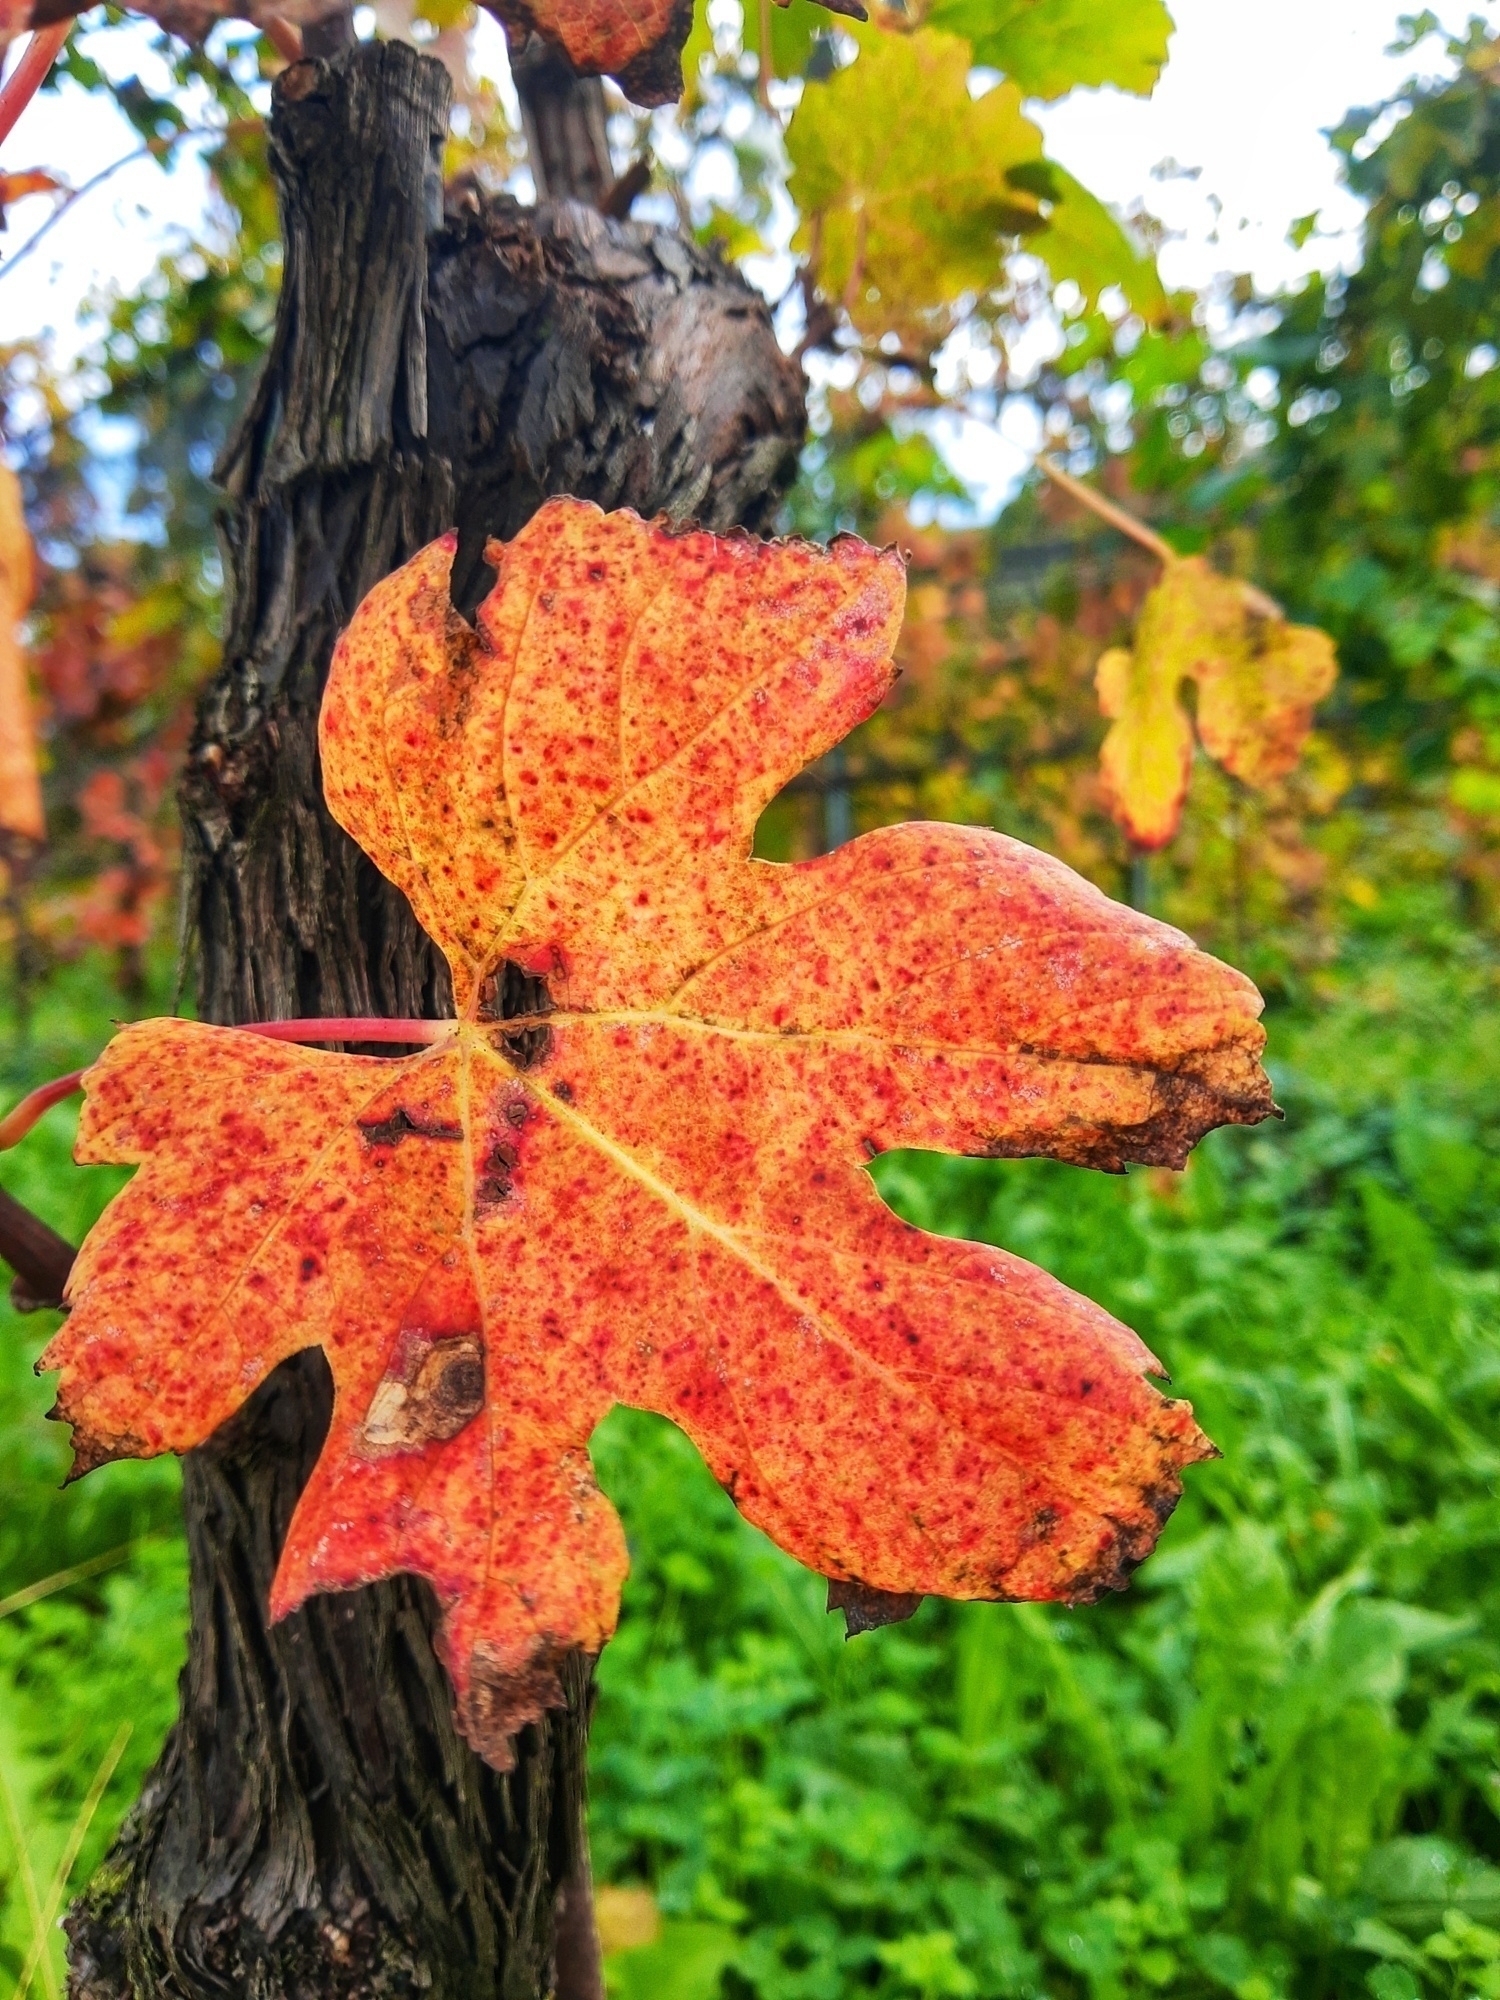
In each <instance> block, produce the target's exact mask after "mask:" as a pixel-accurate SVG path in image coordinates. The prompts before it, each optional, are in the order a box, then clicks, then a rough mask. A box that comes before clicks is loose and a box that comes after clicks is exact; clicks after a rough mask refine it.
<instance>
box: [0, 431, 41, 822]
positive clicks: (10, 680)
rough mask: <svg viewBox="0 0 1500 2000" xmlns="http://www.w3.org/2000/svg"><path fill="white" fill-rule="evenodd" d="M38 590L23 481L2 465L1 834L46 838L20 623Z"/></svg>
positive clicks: (0, 505)
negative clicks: (22, 489)
mask: <svg viewBox="0 0 1500 2000" xmlns="http://www.w3.org/2000/svg"><path fill="white" fill-rule="evenodd" d="M35 588H36V571H35V566H34V561H33V557H32V552H31V537H30V535H29V534H27V532H26V516H25V513H24V512H23V510H22V506H21V482H20V480H19V479H17V477H16V475H15V474H14V473H13V472H12V471H11V469H10V467H9V466H8V465H0V832H5V833H11V834H18V835H20V836H21V838H22V839H25V840H38V841H39V840H45V839H46V837H47V823H46V820H45V818H44V817H43V814H42V779H41V772H40V770H39V768H38V765H37V752H36V729H35V726H34V724H33V722H32V716H31V690H30V689H29V687H28V686H27V684H26V656H25V654H24V652H23V651H22V649H21V639H20V634H19V633H18V631H17V630H16V627H17V626H18V625H19V624H20V622H21V619H22V617H23V616H24V615H25V613H26V610H27V608H28V606H29V605H30V603H31V599H32V595H33V592H34V591H35Z"/></svg>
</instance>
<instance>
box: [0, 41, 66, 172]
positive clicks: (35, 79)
mask: <svg viewBox="0 0 1500 2000" xmlns="http://www.w3.org/2000/svg"><path fill="white" fill-rule="evenodd" d="M72 30H73V23H72V21H71V20H67V21H54V22H53V23H52V25H51V26H50V27H48V28H38V29H37V30H36V32H35V34H34V35H33V36H32V38H31V40H30V41H29V42H28V43H27V45H26V53H25V55H23V56H22V58H21V60H20V61H19V62H18V63H17V64H16V66H15V68H14V69H13V70H12V71H11V73H10V75H9V76H8V77H7V78H6V79H5V82H4V83H3V84H0V143H3V142H4V141H5V140H6V139H8V138H9V137H10V133H11V127H12V126H13V125H14V124H15V122H16V120H17V119H18V118H19V117H20V115H21V113H22V112H23V111H24V110H25V109H26V107H27V105H28V104H29V103H30V102H31V100H32V98H33V97H35V96H36V94H37V92H38V91H39V90H40V89H41V87H42V84H43V83H44V82H45V81H46V76H47V72H48V70H49V69H51V67H52V65H53V63H55V62H56V60H57V58H58V57H59V56H60V55H61V54H62V46H63V43H64V42H65V41H66V40H67V39H68V36H69V35H70V34H71V33H72Z"/></svg>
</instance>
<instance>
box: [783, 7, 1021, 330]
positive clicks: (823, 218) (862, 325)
mask: <svg viewBox="0 0 1500 2000" xmlns="http://www.w3.org/2000/svg"><path fill="white" fill-rule="evenodd" d="M857 39H858V41H859V44H860V54H859V58H858V60H857V61H856V62H854V63H853V64H851V65H850V67H849V68H848V69H844V70H840V71H838V72H837V74H835V75H834V76H832V77H830V78H829V79H828V81H827V82H826V83H814V84H809V85H808V87H807V89H806V90H805V91H804V93H803V97H802V102H801V104H800V105H799V106H798V108H797V112H796V115H795V116H794V117H793V119H792V123H791V129H790V130H789V132H788V134H787V151H788V153H789V154H790V156H791V161H792V169H793V171H792V180H791V192H792V198H793V200H794V201H795V202H796V203H797V206H798V207H799V208H800V209H801V211H802V215H803V223H802V227H801V229H800V230H799V232H798V235H797V237H796V240H795V247H796V248H797V249H799V250H802V251H804V252H806V253H807V254H808V256H809V257H810V258H811V260H812V264H813V267H814V275H815V277H816V278H817V280H818V283H819V284H820V285H821V286H822V288H823V290H824V292H825V293H826V294H827V295H828V296H829V297H830V298H833V299H839V300H842V302H843V304H844V306H845V307H846V309H847V310H848V312H849V315H850V317H851V319H852V320H853V321H854V324H855V325H856V326H857V327H858V328H859V329H860V330H861V331H862V332H866V333H871V334H874V333H880V332H884V331H885V330H887V329H893V330H895V331H896V332H898V333H901V334H902V335H904V336H906V337H907V338H909V339H910V340H912V341H914V342H916V343H918V344H930V343H931V341H932V340H933V338H934V337H936V338H941V336H942V334H943V333H944V332H945V331H946V326H945V325H944V324H941V323H939V320H938V317H937V316H938V314H939V312H940V309H941V308H942V307H944V306H947V305H951V304H952V303H953V302H954V300H956V299H957V298H958V297H959V296H960V295H961V294H962V293H964V292H973V291H985V290H987V289H988V288H989V287H990V286H992V285H994V284H997V283H998V282H999V279H1000V259H1001V253H1002V249H1003V248H1004V247H1005V241H1006V239H1009V238H1014V237H1016V236H1018V235H1022V234H1025V233H1028V232H1031V231H1035V230H1037V229H1039V228H1040V227H1041V226H1042V213H1041V204H1040V200H1039V198H1038V197H1037V196H1036V195H1035V194H1034V193H1031V192H1030V191H1028V190H1027V189H1025V188H1020V187H1015V186H1012V185H1011V184H1010V183H1009V182H1008V181H1007V180H1006V174H1007V172H1008V171H1009V170H1010V169H1011V168H1012V167H1017V166H1022V165H1025V164H1026V163H1028V162H1039V161H1040V160H1041V157H1042V135H1041V133H1040V132H1039V131H1038V130H1037V128H1036V126H1035V125H1033V124H1032V123H1031V121H1030V119H1029V118H1027V117H1025V116H1024V114H1023V113H1022V110H1021V97H1020V93H1019V91H1018V90H1017V89H1016V87H1015V85H1014V84H1011V83H1001V84H997V85H996V86H995V87H994V89H992V90H988V91H986V92H985V94H984V95H983V96H982V97H980V98H977V99H975V98H971V97H970V95H969V87H968V77H969V68H970V62H971V57H970V53H969V45H968V43H967V42H965V41H961V40H959V39H958V37H956V36H954V35H944V34H940V33H938V31H937V30H936V29H934V28H919V29H918V30H917V31H916V32H915V33H914V34H910V35H895V34H885V33H882V32H881V31H880V30H879V29H878V28H874V27H866V28H863V29H860V30H858V31H857Z"/></svg>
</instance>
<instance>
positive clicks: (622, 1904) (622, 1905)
mask: <svg viewBox="0 0 1500 2000" xmlns="http://www.w3.org/2000/svg"><path fill="white" fill-rule="evenodd" d="M594 1923H595V1926H596V1928H597V1930H598V1932H599V1949H600V1950H601V1951H602V1952H603V1954H604V1956H605V1957H606V1958H608V1957H609V1955H610V1954H611V1952H616V1951H639V1950H640V1949H641V1947H642V1946H643V1945H648V1944H655V1943H656V1940H657V1939H658V1938H659V1937H660V1936H661V1912H660V1911H659V1910H658V1909H657V1907H656V1898H655V1897H654V1896H653V1895H652V1893H651V1891H650V1890H649V1889H616V1888H610V1887H605V1888H602V1889H596V1890H595V1891H594Z"/></svg>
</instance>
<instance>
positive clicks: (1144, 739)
mask: <svg viewBox="0 0 1500 2000" xmlns="http://www.w3.org/2000/svg"><path fill="white" fill-rule="evenodd" d="M1337 671H1338V668H1337V663H1336V660H1335V656H1334V649H1333V641H1332V640H1331V639H1330V638H1329V637H1328V635H1327V633H1325V632H1321V631H1319V630H1318V629H1317V627H1316V626H1310V625H1288V624H1287V623H1286V622H1285V621H1284V620H1282V619H1279V618H1268V617H1263V616H1260V615H1258V614H1257V612H1256V611H1255V610H1254V609H1253V608H1252V606H1251V603H1250V602H1249V601H1248V600H1247V595H1246V588H1245V586H1244V585H1243V584H1242V583H1240V582H1238V581H1236V580H1235V579H1234V578H1232V577H1225V576H1220V575H1218V574H1217V573H1216V572H1215V571H1214V570H1212V569H1210V568H1209V566H1208V565H1207V563H1205V562H1204V561H1203V559H1202V558H1201V557H1199V556H1187V557H1174V558H1173V559H1172V560H1171V561H1170V562H1168V564H1167V566H1166V569H1165V571H1164V573H1163V575H1162V579H1161V582H1160V583H1159V584H1158V585H1157V586H1156V588H1155V589H1154V590H1153V591H1152V592H1151V594H1150V596H1149V597H1148V598H1147V599H1146V602H1145V604H1144V605H1143V606H1142V607H1141V615H1140V618H1139V620H1138V621H1137V625H1136V635H1135V644H1134V646H1133V647H1132V648H1131V649H1130V650H1129V651H1127V650H1125V649H1124V648H1122V647H1114V648H1112V649H1111V650H1110V651H1109V652H1107V653H1105V654H1104V656H1103V657H1102V658H1101V660H1100V661H1099V665H1098V667H1097V669H1096V670H1095V679H1094V684H1095V687H1096V689H1097V691H1098V695H1099V706H1100V709H1101V710H1102V711H1103V713H1104V714H1105V715H1106V716H1108V717H1109V719H1110V721H1111V723H1112V724H1113V727H1112V728H1111V729H1110V731H1109V734H1108V735H1107V736H1106V737H1105V739H1104V746H1103V748H1102V750H1101V751H1100V753H1099V762H1100V768H1101V770H1102V771H1103V774H1104V780H1105V784H1106V786H1107V787H1108V790H1109V792H1110V794H1111V801H1112V810H1113V812H1114V814H1115V817H1116V819H1117V820H1118V821H1119V823H1120V825H1121V826H1123V827H1124V829H1125V831H1126V832H1127V833H1128V834H1129V836H1130V838H1131V839H1132V840H1133V841H1134V842H1135V843H1136V845H1137V846H1138V847H1146V848H1155V847H1164V846H1165V845H1166V843H1167V842H1168V841H1169V840H1170V839H1171V838H1172V836H1173V834H1174V833H1175V832H1176V831H1177V822H1178V820H1179V818H1180V817H1181V813H1182V802H1183V800H1184V799H1185V798H1186V796H1187V788H1188V779H1189V776H1190V775H1191V771H1192V757H1193V727H1192V723H1191V721H1190V720H1189V718H1188V714H1187V710H1186V709H1185V708H1184V707H1183V704H1182V695H1181V689H1182V684H1183V682H1184V681H1186V680H1192V681H1195V682H1196V683H1197V690H1198V736H1199V739H1200V741H1201V742H1202V744H1203V747H1204V749H1205V750H1206V751H1207V752H1208V754H1209V755H1210V756H1211V757H1212V758H1213V759H1214V760H1215V762H1217V763H1219V764H1221V765H1222V766H1223V767H1224V769H1225V770H1226V771H1228V772H1230V773H1231V774H1232V775H1233V776H1234V777H1236V778H1239V779H1241V780H1243V782H1244V783H1245V784H1247V785H1255V786H1263V785H1267V784H1269V783H1270V782H1271V781H1272V780H1273V779H1275V778H1279V777H1282V776H1284V775H1285V773H1286V772H1288V771H1290V770H1291V769H1292V767H1293V766H1294V765H1295V764H1296V762H1297V759H1298V757H1299V756H1300V755H1301V753H1302V746H1303V744H1304V743H1305V741H1306V740H1307V735H1308V732H1309V730H1310V729H1311V727H1312V712H1313V709H1314V708H1315V707H1316V705H1317V704H1318V702H1319V701H1321V700H1322V698H1323V696H1324V695H1326V694H1327V693H1328V691H1329V689H1330V688H1331V687H1332V686H1333V683H1334V679H1335V677H1336V675H1337Z"/></svg>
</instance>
